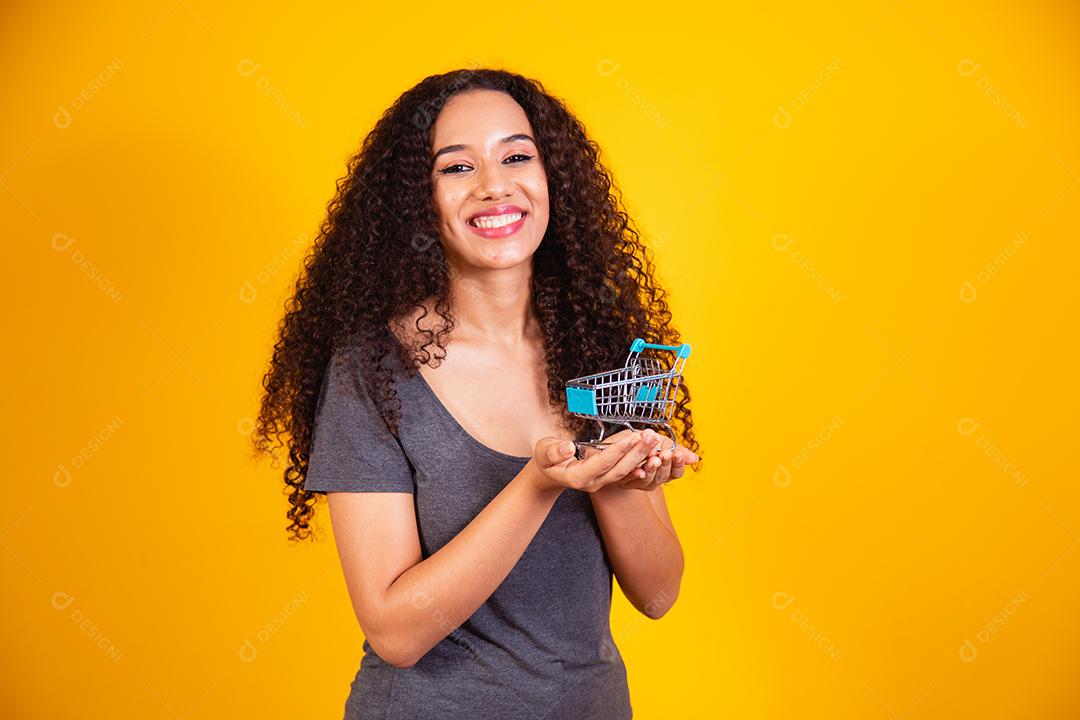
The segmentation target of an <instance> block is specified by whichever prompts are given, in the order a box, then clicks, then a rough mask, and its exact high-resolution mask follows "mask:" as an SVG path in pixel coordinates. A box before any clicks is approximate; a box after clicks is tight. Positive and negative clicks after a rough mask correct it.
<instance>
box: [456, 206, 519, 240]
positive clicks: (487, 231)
mask: <svg viewBox="0 0 1080 720" xmlns="http://www.w3.org/2000/svg"><path fill="white" fill-rule="evenodd" d="M528 216H529V213H527V212H525V211H521V212H508V213H502V214H501V215H481V216H480V217H476V218H473V219H472V220H469V221H468V222H466V223H465V224H466V225H468V226H469V229H470V230H472V231H473V232H474V233H476V234H477V235H481V236H483V237H486V238H503V237H506V236H508V235H513V234H514V233H516V232H517V231H518V230H520V229H521V226H522V225H524V224H525V218H526V217H528Z"/></svg>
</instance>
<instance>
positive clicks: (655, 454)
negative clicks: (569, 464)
mask: <svg viewBox="0 0 1080 720" xmlns="http://www.w3.org/2000/svg"><path fill="white" fill-rule="evenodd" d="M630 433H631V431H630V430H622V431H620V432H618V433H616V434H614V435H611V436H610V437H609V439H610V440H611V441H612V442H618V441H619V439H621V438H622V437H623V436H625V435H628V434H630ZM640 434H641V435H642V436H643V437H644V438H645V442H646V444H647V447H649V449H650V451H649V454H648V456H647V458H646V460H645V462H644V463H642V464H641V465H640V466H639V467H635V468H634V469H633V470H631V471H630V472H629V473H628V474H627V475H626V476H625V477H624V478H622V480H620V481H618V482H616V483H612V484H611V487H612V488H622V489H624V490H644V491H645V492H649V491H651V490H655V489H656V488H658V487H660V486H661V485H663V484H664V483H666V482H668V481H669V480H675V479H676V478H680V477H682V476H683V473H684V472H685V471H686V466H687V465H692V464H693V463H696V462H697V461H698V460H700V458H699V457H698V455H697V453H695V452H693V451H691V450H690V449H689V448H685V447H682V446H681V445H680V446H679V447H677V448H675V449H674V451H673V450H671V449H666V450H663V451H657V450H656V448H658V447H662V446H663V445H664V444H665V443H664V440H665V438H664V436H662V435H660V434H659V433H657V432H655V431H653V430H651V429H647V430H645V431H643V432H641V433H640ZM605 452H607V449H604V450H602V451H601V450H588V451H587V455H586V457H588V455H589V454H601V455H602V454H603V453H605Z"/></svg>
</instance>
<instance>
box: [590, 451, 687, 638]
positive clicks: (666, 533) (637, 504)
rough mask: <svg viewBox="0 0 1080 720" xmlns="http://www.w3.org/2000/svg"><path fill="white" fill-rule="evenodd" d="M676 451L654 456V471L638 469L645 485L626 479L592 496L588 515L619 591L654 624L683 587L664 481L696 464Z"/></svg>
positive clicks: (679, 547) (679, 550) (649, 467)
mask: <svg viewBox="0 0 1080 720" xmlns="http://www.w3.org/2000/svg"><path fill="white" fill-rule="evenodd" d="M647 434H649V435H654V434H655V433H651V431H650V432H649V433H647ZM619 435H622V433H619ZM613 437H614V436H613ZM680 451H681V452H680V453H677V454H674V455H673V454H672V453H671V452H670V451H665V452H664V453H663V455H661V456H659V457H660V458H661V460H660V461H659V463H658V467H656V468H654V467H653V465H651V464H650V465H647V466H646V468H647V469H646V468H643V470H644V472H645V474H646V475H647V477H646V478H645V479H641V480H638V479H636V478H631V479H630V480H629V481H628V482H626V483H621V484H612V485H608V486H606V487H604V488H602V489H600V490H598V491H597V492H595V493H593V494H592V503H593V510H594V511H595V512H596V518H597V522H598V523H599V525H600V531H601V534H602V535H603V537H604V546H605V547H606V549H607V554H608V558H609V559H610V560H611V565H612V570H613V571H614V573H615V577H616V578H617V579H618V581H619V587H620V588H622V590H623V593H624V594H625V595H626V597H627V599H628V600H630V602H631V604H633V606H634V607H635V608H637V609H638V611H639V612H641V613H642V614H644V615H646V616H648V617H650V618H653V619H657V618H660V617H661V616H663V615H664V614H665V613H666V612H667V611H668V610H669V609H671V606H672V605H674V604H675V600H676V598H678V596H679V585H680V584H681V581H682V574H683V566H684V558H683V552H682V545H681V544H680V543H679V537H678V535H677V534H676V532H675V526H674V525H673V524H672V522H671V515H670V514H669V513H668V509H667V503H666V502H665V501H664V490H663V483H664V482H665V481H666V480H667V478H668V477H669V476H670V477H673V478H677V477H681V476H682V474H683V465H684V461H685V460H687V459H688V458H689V459H690V460H691V461H693V460H695V459H696V455H692V454H690V455H685V454H684V453H689V451H686V450H685V449H684V448H680ZM652 457H657V456H651V457H650V458H649V462H650V463H652V462H653V460H652ZM653 480H656V481H657V482H659V483H660V485H659V486H657V487H656V488H654V489H652V490H648V491H647V492H643V491H642V490H641V489H637V488H636V487H635V485H636V486H638V487H641V486H642V485H644V486H649V484H650V483H651V482H652V481H653Z"/></svg>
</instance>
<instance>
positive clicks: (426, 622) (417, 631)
mask: <svg viewBox="0 0 1080 720" xmlns="http://www.w3.org/2000/svg"><path fill="white" fill-rule="evenodd" d="M539 472H540V470H539V469H538V468H537V467H536V464H535V461H533V460H530V461H529V462H528V463H527V464H526V465H525V467H524V468H523V469H522V471H521V472H520V473H518V475H517V476H515V477H514V479H513V480H511V481H510V482H509V483H508V484H507V485H506V487H504V488H503V489H502V490H501V491H500V492H499V494H498V495H496V496H495V497H494V498H493V499H492V500H491V502H490V503H488V504H487V506H486V507H484V509H483V510H481V511H480V512H479V513H478V514H477V515H476V517H475V518H473V519H472V521H471V522H470V523H469V524H468V525H466V526H465V528H464V529H463V530H462V531H461V532H460V533H458V534H457V535H456V536H455V537H454V538H453V539H452V540H450V542H448V543H446V545H444V546H443V547H441V548H439V550H438V551H436V552H435V553H433V554H432V555H431V556H430V557H428V558H425V559H424V560H422V561H421V562H419V563H417V564H416V565H413V566H412V567H410V568H409V569H408V570H406V571H405V572H404V573H402V574H401V576H400V577H398V578H397V580H395V581H394V582H393V583H392V584H391V585H390V587H389V588H388V589H387V590H386V593H385V596H384V602H383V607H382V608H381V612H380V613H379V614H380V618H381V622H380V639H381V642H382V644H383V645H384V646H389V647H391V648H394V652H393V654H394V655H395V656H396V658H395V663H394V664H396V665H411V664H413V663H415V662H416V661H417V660H419V659H420V658H421V657H423V656H424V655H425V654H426V653H427V652H428V651H429V650H430V649H431V648H433V647H434V646H435V645H436V644H437V643H438V642H439V641H440V640H442V639H443V638H444V637H446V636H447V635H449V634H450V633H451V632H452V631H453V630H454V629H455V628H456V627H457V626H458V625H460V624H461V623H462V622H464V621H465V620H467V619H468V618H469V616H471V615H472V614H473V613H474V612H476V610H477V608H479V607H480V606H481V605H482V604H483V603H484V602H485V601H486V600H487V599H488V598H489V597H490V596H491V594H492V593H493V592H495V590H496V588H498V587H499V585H500V584H501V583H502V581H503V580H504V579H505V578H506V576H507V575H509V574H510V571H511V570H512V569H513V568H514V565H516V564H517V561H518V560H519V559H520V558H521V555H522V554H523V553H524V552H525V549H526V548H527V547H528V546H529V543H530V542H532V539H533V537H534V536H535V535H536V532H537V530H539V529H540V526H541V525H542V524H543V522H544V519H545V518H546V517H547V515H548V513H549V512H550V511H551V508H552V506H553V505H554V504H555V501H556V500H557V499H558V497H559V493H560V491H561V489H558V490H544V489H541V487H540V486H538V484H537V483H536V482H534V481H533V479H532V478H531V477H530V476H529V474H530V473H539Z"/></svg>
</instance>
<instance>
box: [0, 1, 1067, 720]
mask: <svg viewBox="0 0 1080 720" xmlns="http://www.w3.org/2000/svg"><path fill="white" fill-rule="evenodd" d="M751 5H752V6H753V7H752V9H747V8H745V7H742V6H739V7H730V8H726V9H722V10H721V9H706V8H705V7H700V8H697V9H695V10H694V11H693V13H690V12H689V11H682V12H675V8H676V6H674V5H670V4H669V5H667V6H656V5H655V4H652V3H648V4H645V3H643V4H641V5H640V6H628V5H626V4H624V3H602V4H595V3H594V4H583V3H578V2H574V3H569V2H555V3H551V2H525V3H523V4H517V5H513V4H511V5H508V6H467V7H466V6H462V5H454V4H446V3H425V4H421V5H416V4H413V5H410V6H408V8H406V6H404V5H401V4H390V6H389V7H388V8H374V7H370V6H365V7H363V8H356V7H354V6H353V4H348V7H342V8H336V9H322V8H317V7H315V6H313V5H311V4H306V3H301V4H300V5H298V6H287V5H285V4H282V5H281V6H280V7H265V6H263V5H259V4H251V5H249V6H247V7H239V6H237V5H229V6H227V7H222V6H221V5H220V4H217V3H209V2H205V0H177V1H176V2H173V1H172V0H161V2H153V3H96V4H94V5H93V6H83V5H82V4H78V3H66V4H64V5H63V6H62V7H59V6H57V7H46V6H44V5H43V4H37V3H27V2H24V3H21V4H18V5H12V4H10V3H8V4H5V7H4V9H3V10H2V11H0V13H2V21H0V25H2V28H3V30H2V34H3V35H2V42H0V56H2V60H3V67H4V68H5V69H6V72H5V73H4V76H3V80H2V83H3V85H2V92H3V97H4V98H5V102H4V104H3V110H2V113H3V125H2V133H0V216H2V218H3V223H4V228H5V236H6V237H7V238H8V239H9V240H11V241H14V242H13V243H12V245H11V248H12V249H13V250H14V253H13V255H12V256H11V257H10V259H9V265H8V268H7V270H8V271H7V273H6V276H7V279H8V282H9V286H8V287H9V296H8V305H9V309H8V311H7V313H5V317H4V324H5V326H6V327H5V332H4V337H5V339H6V351H5V364H6V373H5V375H6V377H7V387H8V390H7V391H6V392H5V393H4V398H5V413H4V415H5V418H6V422H7V424H8V426H9V427H8V430H7V431H6V433H5V436H6V437H7V438H9V443H10V444H9V446H8V447H9V454H8V457H9V458H10V460H11V461H12V463H13V467H12V468H11V472H9V478H8V483H7V486H8V490H7V492H6V493H5V502H4V503H3V508H2V510H0V543H2V545H3V551H2V552H0V570H2V573H3V583H4V587H5V589H6V591H5V592H4V594H3V596H4V612H3V620H2V626H0V635H2V637H3V638H4V640H3V647H4V650H3V653H4V658H5V663H4V664H5V668H4V672H3V674H2V680H0V698H2V700H0V702H2V703H3V707H2V708H0V714H3V715H4V716H5V717H19V718H31V717H50V718H74V717H98V716H101V717H104V716H110V717H139V718H170V717H173V718H185V719H190V720H195V719H196V718H235V717H256V716H260V717H288V716H300V715H301V714H303V716H304V717H313V718H332V717H340V714H341V710H342V705H343V703H344V700H345V696H346V694H347V692H348V683H349V682H350V680H351V679H352V676H353V674H354V672H355V671H356V667H357V664H358V662H359V659H360V652H361V650H360V644H361V634H360V630H359V628H358V626H357V624H356V621H355V620H354V618H353V616H352V611H351V609H350V606H349V603H348V599H347V596H346V592H345V587H344V583H343V580H342V578H341V572H340V569H339V566H338V560H337V555H336V552H335V549H334V547H333V543H332V539H330V537H329V536H328V530H329V523H328V518H327V515H326V512H325V505H320V508H319V513H320V515H321V517H322V520H323V530H324V540H323V541H322V542H319V543H316V544H314V545H310V546H301V547H296V546H292V545H290V544H289V543H288V542H287V541H286V539H285V534H284V529H283V525H284V511H285V509H286V503H285V500H284V498H283V497H282V496H281V495H280V494H279V491H280V487H281V480H280V475H279V471H278V470H276V469H274V468H271V467H270V466H269V465H268V464H266V463H264V464H261V465H260V464H256V463H255V462H253V461H252V460H251V459H250V458H249V457H248V455H247V441H246V437H245V433H246V432H248V431H249V430H250V428H251V418H252V417H253V416H254V414H255V412H256V403H257V400H258V390H259V380H260V378H261V374H262V372H263V370H264V369H265V363H266V361H267V357H268V350H269V345H270V343H271V342H272V339H273V330H274V327H275V324H276V322H277V320H278V318H279V316H280V314H281V312H282V303H283V301H284V299H285V297H286V294H287V293H288V291H289V289H290V287H291V283H292V281H293V277H294V275H295V272H296V270H297V267H298V263H299V261H300V258H301V256H302V254H303V252H304V251H305V250H306V248H307V246H308V244H309V243H310V241H311V239H312V237H313V235H314V232H315V230H316V228H317V226H318V223H319V222H320V221H321V219H322V217H323V213H324V209H325V205H326V203H327V202H328V201H329V199H330V197H331V195H332V193H333V189H334V183H335V180H336V179H337V178H338V177H339V176H340V175H341V174H342V172H343V171H344V161H345V158H346V157H347V155H348V154H350V153H351V152H352V151H353V150H354V149H355V148H356V147H357V146H358V144H359V142H360V139H361V138H362V137H363V136H364V135H365V134H366V133H367V131H368V130H369V129H370V127H371V125H372V124H373V122H374V121H375V119H376V118H377V117H378V116H379V114H380V113H381V112H382V111H383V110H384V109H385V108H386V107H387V106H388V105H389V104H390V103H391V102H392V101H393V100H394V99H395V98H396V97H397V96H398V94H400V93H401V92H403V91H404V90H405V89H407V88H408V87H411V86H412V85H413V84H415V83H416V82H418V81H419V80H420V79H422V78H423V77H425V76H426V75H429V74H434V73H437V72H442V71H446V70H449V69H453V68H455V67H461V66H466V65H477V64H483V65H494V66H502V67H507V68H509V69H513V70H516V71H518V72H522V73H524V74H526V75H529V76H534V77H537V78H539V79H540V80H541V81H543V82H544V83H545V84H546V85H547V86H548V88H549V89H550V90H551V91H552V92H554V93H556V94H558V95H560V96H562V97H564V98H566V99H567V101H568V102H569V104H570V106H571V108H572V110H573V111H574V112H576V113H577V114H578V115H579V116H580V117H581V118H582V119H583V121H584V122H585V124H586V126H587V128H588V129H589V132H590V133H591V135H592V137H593V138H594V139H596V140H597V141H598V142H599V143H600V145H601V147H602V148H603V149H604V152H605V159H606V161H607V162H608V163H609V165H610V167H611V168H612V169H613V170H614V172H615V174H616V179H617V182H618V184H619V185H620V187H621V188H622V190H623V191H624V193H625V199H626V202H627V205H628V207H629V209H630V211H631V212H632V214H633V216H634V218H635V219H636V220H637V222H638V224H639V227H640V228H641V229H642V231H643V232H644V233H645V234H646V236H647V237H648V238H649V239H650V241H651V242H652V244H653V246H654V247H655V249H656V252H657V254H658V264H659V274H660V278H661V279H662V280H663V281H664V282H665V283H667V285H668V286H669V287H671V288H672V291H673V296H674V303H675V311H676V318H677V322H678V325H679V327H680V328H681V330H682V332H683V334H684V337H685V339H686V340H687V341H688V342H691V343H692V344H693V347H694V354H693V356H692V357H691V360H690V361H689V364H688V366H687V378H688V382H689V383H690V384H691V385H692V389H693V392H694V402H693V406H694V409H695V420H696V426H697V428H698V433H699V437H700V439H701V442H702V446H703V450H704V454H705V468H704V470H703V471H702V472H701V473H699V474H697V475H689V474H688V475H687V477H686V478H684V479H683V480H681V481H679V482H676V483H674V484H673V485H671V486H669V489H668V491H667V496H668V498H669V503H670V506H671V510H672V514H673V516H674V520H675V523H676V525H677V528H678V529H679V532H680V535H681V538H682V541H683V544H684V547H685V550H686V554H687V568H686V574H685V578H684V581H683V586H682V594H681V596H680V598H679V600H678V602H677V603H676V605H675V607H674V609H673V610H672V611H671V612H670V613H669V614H668V615H667V616H665V617H664V618H662V619H661V620H660V621H656V622H654V621H650V620H648V619H646V618H644V617H643V616H641V615H638V614H636V613H635V611H634V610H633V609H632V608H631V607H630V605H629V603H628V602H627V601H626V600H625V599H624V598H623V597H622V596H621V594H618V595H617V596H616V598H615V601H614V609H613V614H612V631H613V633H614V635H615V638H616V641H617V642H618V644H619V646H620V648H621V649H622V652H623V654H624V656H625V658H626V662H627V666H628V669H629V676H630V686H631V693H632V701H633V705H634V707H635V710H636V717H640V718H676V717H738V718H794V717H799V718H809V717H823V718H824V717H830V718H832V717H851V718H883V719H888V718H894V719H900V718H911V719H912V720H916V719H918V718H953V717H979V718H1031V717H1039V718H1075V717H1077V716H1078V715H1080V685H1078V684H1077V683H1076V678H1077V672H1078V668H1080V620H1078V615H1077V608H1078V607H1080V582H1078V577H1080V576H1078V570H1080V552H1077V545H1078V544H1080V503H1078V500H1080V495H1078V491H1077V487H1076V481H1077V478H1078V462H1077V453H1076V429H1077V422H1076V414H1075V413H1076V401H1077V381H1076V371H1077V366H1078V357H1077V346H1076V330H1077V321H1076V311H1077V309H1078V303H1077V296H1076V295H1077V283H1078V279H1080V278H1078V257H1080V253H1078V250H1077V240H1078V239H1080V233H1078V231H1080V213H1078V207H1080V202H1078V201H1080V191H1078V189H1077V185H1078V184H1080V148H1078V144H1077V132H1076V130H1077V128H1078V127H1080V113H1078V98H1077V96H1078V92H1077V88H1078V87H1080V55H1078V54H1077V52H1076V44H1077V40H1078V33H1080V9H1078V7H1077V6H1076V5H1075V4H1074V3H1069V2H1031V3H1021V2H1015V3H989V4H988V3H974V2H965V3H949V4H948V9H943V8H942V7H940V5H941V4H940V3H930V2H926V1H924V0H899V1H898V2H892V1H886V2H869V3H850V2H849V3H839V4H831V5H830V6H828V7H810V6H808V5H805V4H798V3H791V4H788V5H783V4H780V5H768V6H767V5H763V4H751Z"/></svg>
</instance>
